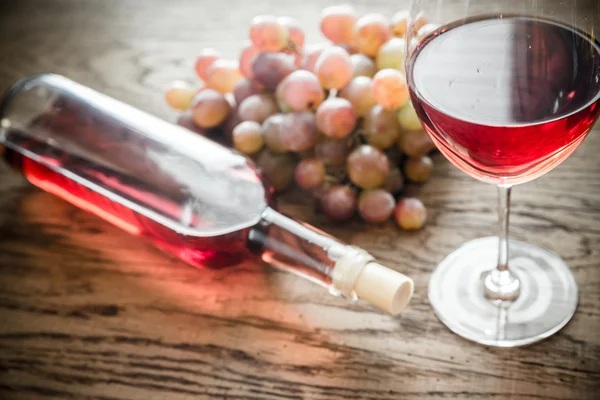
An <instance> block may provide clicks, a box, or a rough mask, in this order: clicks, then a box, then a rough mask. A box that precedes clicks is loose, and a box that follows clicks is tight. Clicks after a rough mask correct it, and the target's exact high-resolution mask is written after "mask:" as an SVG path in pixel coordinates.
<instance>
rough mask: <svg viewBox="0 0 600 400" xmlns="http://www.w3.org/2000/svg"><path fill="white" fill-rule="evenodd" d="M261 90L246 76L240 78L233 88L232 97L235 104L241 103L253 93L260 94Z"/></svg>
mask: <svg viewBox="0 0 600 400" xmlns="http://www.w3.org/2000/svg"><path fill="white" fill-rule="evenodd" d="M261 93H262V90H261V89H260V87H259V86H258V85H257V84H256V83H255V82H254V81H252V80H250V79H248V78H242V79H240V80H239V81H238V82H237V83H236V84H235V87H234V88H233V98H234V99H235V103H236V104H242V101H244V100H245V99H246V98H248V97H250V96H252V95H253V94H261Z"/></svg>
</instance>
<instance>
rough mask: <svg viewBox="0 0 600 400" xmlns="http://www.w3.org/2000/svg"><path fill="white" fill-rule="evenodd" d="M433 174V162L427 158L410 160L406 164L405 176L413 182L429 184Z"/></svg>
mask: <svg viewBox="0 0 600 400" xmlns="http://www.w3.org/2000/svg"><path fill="white" fill-rule="evenodd" d="M432 173H433V161H432V160H431V158H429V157H427V156H422V157H416V158H409V159H408V160H407V161H406V164H404V174H405V175H406V177H407V178H408V179H410V180H411V181H413V182H417V183H423V182H427V181H428V180H429V178H431V174H432Z"/></svg>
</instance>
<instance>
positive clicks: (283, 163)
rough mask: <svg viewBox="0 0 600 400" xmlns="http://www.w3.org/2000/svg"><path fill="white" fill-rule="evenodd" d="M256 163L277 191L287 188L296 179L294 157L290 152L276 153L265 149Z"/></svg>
mask: <svg viewBox="0 0 600 400" xmlns="http://www.w3.org/2000/svg"><path fill="white" fill-rule="evenodd" d="M256 165H257V166H258V168H259V169H260V172H261V174H262V176H264V177H265V178H266V179H267V181H269V183H270V184H271V185H272V186H273V189H275V191H277V192H279V191H281V190H284V189H286V188H287V187H288V186H289V185H290V183H292V181H293V180H294V159H293V158H292V156H291V155H290V154H288V153H284V154H274V153H271V152H270V151H268V150H263V151H262V152H261V153H260V154H259V155H258V157H257V159H256Z"/></svg>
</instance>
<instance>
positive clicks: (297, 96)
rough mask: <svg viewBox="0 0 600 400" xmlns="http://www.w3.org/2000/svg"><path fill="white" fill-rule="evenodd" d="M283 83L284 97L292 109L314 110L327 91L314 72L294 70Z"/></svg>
mask: <svg viewBox="0 0 600 400" xmlns="http://www.w3.org/2000/svg"><path fill="white" fill-rule="evenodd" d="M282 84H283V87H282V93H283V99H284V101H285V103H286V104H288V105H289V106H290V108H291V109H292V110H295V111H305V110H314V109H316V108H317V107H318V106H319V105H320V104H321V103H322V102H323V100H324V99H325V92H324V91H323V88H322V87H321V84H320V83H319V78H317V76H316V75H315V74H313V73H312V72H309V71H304V70H298V71H294V72H292V73H291V74H290V75H288V76H287V77H286V78H285V80H284V81H283V83H282Z"/></svg>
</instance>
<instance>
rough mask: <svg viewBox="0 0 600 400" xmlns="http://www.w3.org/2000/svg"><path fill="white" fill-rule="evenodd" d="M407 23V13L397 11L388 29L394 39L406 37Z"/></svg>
mask: <svg viewBox="0 0 600 400" xmlns="http://www.w3.org/2000/svg"><path fill="white" fill-rule="evenodd" d="M407 22H408V11H398V12H397V13H396V14H394V16H393V17H392V23H391V25H390V29H391V31H392V34H393V35H394V36H396V37H399V38H401V37H404V36H405V35H406V26H407Z"/></svg>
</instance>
